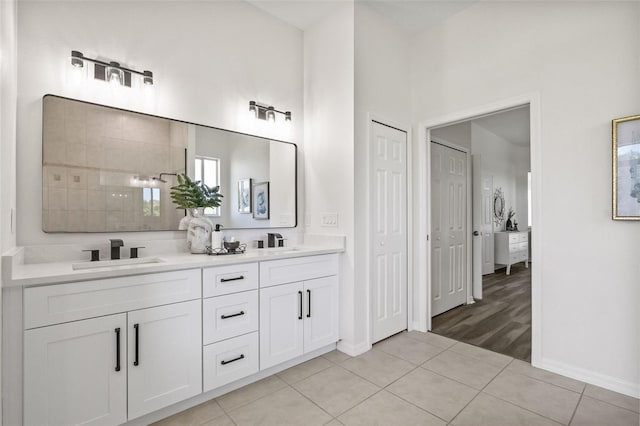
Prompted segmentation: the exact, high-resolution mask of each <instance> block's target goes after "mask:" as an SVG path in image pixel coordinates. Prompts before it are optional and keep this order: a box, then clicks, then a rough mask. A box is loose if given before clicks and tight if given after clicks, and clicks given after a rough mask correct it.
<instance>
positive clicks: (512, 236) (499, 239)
mask: <svg viewBox="0 0 640 426" xmlns="http://www.w3.org/2000/svg"><path fill="white" fill-rule="evenodd" d="M494 235H495V263H497V264H500V265H507V275H510V274H511V265H513V264H514V263H518V262H524V264H525V267H527V268H528V267H529V232H528V231H522V232H520V231H515V232H513V231H510V232H494Z"/></svg>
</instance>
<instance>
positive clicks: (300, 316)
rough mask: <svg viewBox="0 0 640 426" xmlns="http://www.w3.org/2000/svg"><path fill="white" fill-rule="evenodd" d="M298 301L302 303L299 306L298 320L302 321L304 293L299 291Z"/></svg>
mask: <svg viewBox="0 0 640 426" xmlns="http://www.w3.org/2000/svg"><path fill="white" fill-rule="evenodd" d="M298 299H299V301H300V305H299V306H298V308H299V309H298V319H299V320H301V319H302V292H301V291H299V292H298Z"/></svg>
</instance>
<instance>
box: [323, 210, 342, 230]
mask: <svg viewBox="0 0 640 426" xmlns="http://www.w3.org/2000/svg"><path fill="white" fill-rule="evenodd" d="M320 226H324V227H328V228H337V227H338V213H322V215H321V216H320Z"/></svg>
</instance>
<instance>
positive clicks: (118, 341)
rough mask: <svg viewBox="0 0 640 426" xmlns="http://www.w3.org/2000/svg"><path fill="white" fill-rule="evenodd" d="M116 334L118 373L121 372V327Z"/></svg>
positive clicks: (116, 330)
mask: <svg viewBox="0 0 640 426" xmlns="http://www.w3.org/2000/svg"><path fill="white" fill-rule="evenodd" d="M115 332H116V371H120V327H118V328H116V329H115Z"/></svg>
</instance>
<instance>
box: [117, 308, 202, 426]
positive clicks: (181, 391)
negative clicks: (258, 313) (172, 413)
mask: <svg viewBox="0 0 640 426" xmlns="http://www.w3.org/2000/svg"><path fill="white" fill-rule="evenodd" d="M127 315H128V320H127V323H128V324H127V330H128V342H129V343H128V363H129V419H134V418H136V417H139V416H142V415H144V414H147V413H150V412H152V411H155V410H158V409H160V408H162V407H166V406H168V405H171V404H173V403H176V402H178V401H182V400H184V399H187V398H190V397H192V396H195V395H197V394H199V393H201V392H202V332H201V331H202V316H201V301H200V300H193V301H190V302H182V303H175V304H172V305H166V306H158V307H156V308H150V309H142V310H139V311H132V312H129V313H128V314H127Z"/></svg>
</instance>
